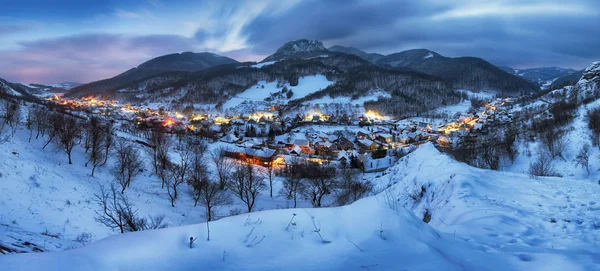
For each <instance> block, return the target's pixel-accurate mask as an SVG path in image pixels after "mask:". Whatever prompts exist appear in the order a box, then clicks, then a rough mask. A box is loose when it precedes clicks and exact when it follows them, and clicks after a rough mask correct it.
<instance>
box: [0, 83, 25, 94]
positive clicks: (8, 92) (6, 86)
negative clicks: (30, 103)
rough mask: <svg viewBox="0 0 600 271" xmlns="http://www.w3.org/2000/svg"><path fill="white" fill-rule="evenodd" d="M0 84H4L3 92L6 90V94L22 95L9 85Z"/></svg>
mask: <svg viewBox="0 0 600 271" xmlns="http://www.w3.org/2000/svg"><path fill="white" fill-rule="evenodd" d="M0 84H1V82H0ZM1 86H4V91H5V92H6V94H8V95H12V96H17V97H21V96H23V95H22V94H21V93H19V92H18V91H16V90H14V89H13V88H11V87H9V86H8V85H4V84H2V85H0V87H1ZM0 90H2V88H0Z"/></svg>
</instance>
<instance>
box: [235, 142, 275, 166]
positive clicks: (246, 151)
mask: <svg viewBox="0 0 600 271" xmlns="http://www.w3.org/2000/svg"><path fill="white" fill-rule="evenodd" d="M276 155H277V150H272V149H267V148H260V149H257V148H248V147H239V146H229V147H228V148H227V149H226V150H225V156H227V157H230V158H233V159H237V160H241V161H244V162H246V163H250V164H255V165H260V166H265V167H269V166H271V165H272V162H273V160H275V158H276Z"/></svg>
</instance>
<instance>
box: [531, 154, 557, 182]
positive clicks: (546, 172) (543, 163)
mask: <svg viewBox="0 0 600 271" xmlns="http://www.w3.org/2000/svg"><path fill="white" fill-rule="evenodd" d="M537 156H538V157H537V160H536V161H534V162H533V163H531V164H529V175H530V176H532V177H535V176H557V177H560V174H558V172H556V170H555V169H554V166H553V164H552V156H551V155H550V154H549V153H548V152H546V151H545V150H543V149H541V148H540V150H538V155H537Z"/></svg>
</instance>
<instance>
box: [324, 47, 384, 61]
mask: <svg viewBox="0 0 600 271" xmlns="http://www.w3.org/2000/svg"><path fill="white" fill-rule="evenodd" d="M329 51H332V52H338V53H344V54H349V55H355V56H358V57H360V58H362V59H364V60H367V61H369V62H377V61H378V60H379V59H382V58H383V57H384V55H382V54H377V53H367V52H365V51H362V50H359V49H356V48H354V47H344V46H340V45H335V46H331V47H329Z"/></svg>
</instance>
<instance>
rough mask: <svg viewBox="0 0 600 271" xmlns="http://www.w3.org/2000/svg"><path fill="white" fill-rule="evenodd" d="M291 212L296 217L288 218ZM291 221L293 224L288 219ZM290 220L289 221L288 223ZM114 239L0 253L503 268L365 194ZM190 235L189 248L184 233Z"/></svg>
mask: <svg viewBox="0 0 600 271" xmlns="http://www.w3.org/2000/svg"><path fill="white" fill-rule="evenodd" d="M294 214H296V216H295V217H294ZM292 217H293V218H294V220H293V221H292V223H290V220H291V219H292ZM288 225H289V226H288ZM209 226H210V241H207V230H206V227H207V225H206V224H197V225H190V226H185V227H177V228H170V229H164V230H154V231H145V232H137V233H129V234H123V235H119V236H113V237H110V238H107V239H104V240H101V241H99V242H96V243H94V244H91V245H89V246H87V247H84V248H79V249H73V250H69V251H64V252H58V253H34V254H19V255H11V256H5V257H0V266H3V268H8V269H7V270H16V269H23V270H48V269H47V268H48V267H49V266H52V267H54V270H507V269H514V267H515V265H513V264H511V263H510V261H508V260H506V259H504V255H502V254H500V253H496V252H491V253H490V252H486V251H482V250H481V249H480V248H479V246H478V245H477V244H473V243H470V242H468V241H464V240H461V239H460V238H457V237H454V236H451V235H449V234H440V233H438V232H436V231H435V230H433V229H431V227H429V226H428V225H427V224H424V223H422V222H421V221H420V219H418V218H416V217H415V216H414V215H412V214H411V213H409V212H408V211H406V210H404V209H399V210H398V211H394V210H392V209H390V208H389V206H388V205H387V204H386V203H384V202H382V201H379V200H378V199H377V198H374V197H371V198H367V199H363V200H360V201H358V202H356V203H354V204H352V205H350V206H345V207H339V208H320V209H294V210H275V211H263V212H257V213H252V214H250V215H239V216H235V217H229V218H225V219H222V220H219V221H216V222H214V223H211V224H210V225H209ZM190 236H193V237H197V238H198V239H197V240H196V242H194V247H193V248H192V249H190V248H189V245H188V243H189V241H188V240H189V237H190Z"/></svg>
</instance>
